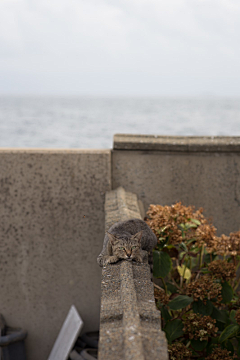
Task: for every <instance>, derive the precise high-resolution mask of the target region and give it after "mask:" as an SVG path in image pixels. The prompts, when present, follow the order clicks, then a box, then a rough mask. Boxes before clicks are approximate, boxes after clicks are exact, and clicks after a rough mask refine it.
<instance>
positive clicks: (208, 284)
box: [186, 275, 222, 302]
mask: <svg viewBox="0 0 240 360" xmlns="http://www.w3.org/2000/svg"><path fill="white" fill-rule="evenodd" d="M221 289H222V286H221V284H219V283H216V282H214V280H212V279H211V278H210V277H209V276H208V275H203V276H202V277H200V278H199V279H198V280H195V281H194V282H192V283H190V284H188V285H187V287H186V295H188V296H192V297H193V299H194V301H198V300H202V301H204V302H205V301H206V300H207V299H209V300H210V299H214V298H218V300H221V296H220V294H221Z"/></svg>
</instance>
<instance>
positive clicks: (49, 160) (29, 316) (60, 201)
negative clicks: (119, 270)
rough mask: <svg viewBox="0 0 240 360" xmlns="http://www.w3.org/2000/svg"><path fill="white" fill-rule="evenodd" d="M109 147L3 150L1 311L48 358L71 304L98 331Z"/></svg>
mask: <svg viewBox="0 0 240 360" xmlns="http://www.w3.org/2000/svg"><path fill="white" fill-rule="evenodd" d="M110 156H111V154H110V150H106V151H105V150H103V151H97V150H94V151H91V150H86V151H84V150H79V151H78V150H76V151H74V150H73V151H57V150H56V151H55V150H53V151H51V150H50V151H44V150H28V151H26V150H3V149H1V150H0V313H2V314H3V315H4V316H5V318H6V321H7V323H8V324H10V325H12V326H21V327H23V328H25V329H27V330H28V333H29V335H28V338H27V353H28V360H46V359H47V356H48V355H49V352H50V350H51V348H52V346H53V343H54V341H55V338H56V337H57V335H58V332H59V330H60V328H61V326H62V323H63V321H64V319H65V317H66V315H67V313H68V310H69V309H70V306H71V305H72V304H74V305H75V306H76V308H77V309H78V311H79V313H80V315H81V317H82V318H83V321H84V324H85V325H84V329H83V330H84V331H89V330H97V329H98V327H99V313H100V309H99V307H100V284H101V270H100V268H99V266H98V265H97V262H96V258H97V255H98V254H99V253H100V251H101V248H102V242H103V238H104V198H105V192H106V191H108V190H110V188H111V182H110V179H111V172H110V170H111V169H110Z"/></svg>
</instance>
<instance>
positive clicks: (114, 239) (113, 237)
mask: <svg viewBox="0 0 240 360" xmlns="http://www.w3.org/2000/svg"><path fill="white" fill-rule="evenodd" d="M107 234H108V238H109V241H110V244H111V245H113V244H114V242H115V241H116V240H117V238H116V237H115V236H114V235H113V234H110V233H109V232H107Z"/></svg>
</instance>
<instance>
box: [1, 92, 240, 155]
mask: <svg viewBox="0 0 240 360" xmlns="http://www.w3.org/2000/svg"><path fill="white" fill-rule="evenodd" d="M116 133H125V134H153V135H195V136H198V135H199V136H202V135H209V136H217V135H221V136H224V135H228V136H237V135H238V136H239V135H240V98H235V99H234V98H209V99H208V98H163V97H159V98H91V97H13V96H0V147H21V148H23V147H27V148H83V149H87V148H93V149H94V148H95V149H104V148H111V147H112V141H113V135H114V134H116Z"/></svg>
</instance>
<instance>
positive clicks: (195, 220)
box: [190, 219, 201, 225]
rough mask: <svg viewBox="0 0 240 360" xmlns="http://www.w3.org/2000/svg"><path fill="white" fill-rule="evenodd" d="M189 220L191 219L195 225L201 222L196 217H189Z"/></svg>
mask: <svg viewBox="0 0 240 360" xmlns="http://www.w3.org/2000/svg"><path fill="white" fill-rule="evenodd" d="M190 220H191V222H193V223H194V224H196V225H201V222H200V221H199V220H197V219H190Z"/></svg>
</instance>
